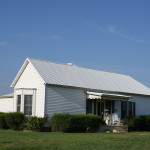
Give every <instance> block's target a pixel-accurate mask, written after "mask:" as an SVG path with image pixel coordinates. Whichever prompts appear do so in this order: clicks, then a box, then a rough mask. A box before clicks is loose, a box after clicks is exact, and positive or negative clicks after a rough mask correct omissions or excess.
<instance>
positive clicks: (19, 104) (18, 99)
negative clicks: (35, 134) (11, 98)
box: [17, 95, 21, 112]
mask: <svg viewBox="0 0 150 150" xmlns="http://www.w3.org/2000/svg"><path fill="white" fill-rule="evenodd" d="M20 108H21V95H17V112H20Z"/></svg>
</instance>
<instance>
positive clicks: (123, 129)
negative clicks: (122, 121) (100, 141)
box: [99, 125, 128, 133]
mask: <svg viewBox="0 0 150 150" xmlns="http://www.w3.org/2000/svg"><path fill="white" fill-rule="evenodd" d="M106 131H110V132H114V133H127V132H128V126H126V125H102V126H101V127H100V130H99V132H106Z"/></svg>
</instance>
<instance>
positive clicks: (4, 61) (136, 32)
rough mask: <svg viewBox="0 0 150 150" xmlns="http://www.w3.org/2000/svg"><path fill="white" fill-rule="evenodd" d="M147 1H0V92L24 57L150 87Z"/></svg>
mask: <svg viewBox="0 0 150 150" xmlns="http://www.w3.org/2000/svg"><path fill="white" fill-rule="evenodd" d="M149 8H150V1H149V0H144V1H141V0H132V1H131V0H126V1H120V0H106V1H102V0H94V1H93V0H64V1H62V0H44V1H42V0H31V1H29V0H21V1H20V0H13V1H12V0H0V56H1V57H0V95H2V94H7V93H10V92H12V91H13V89H12V88H10V84H11V83H12V81H13V79H14V77H15V76H16V74H17V72H18V71H19V69H20V67H21V66H22V64H23V63H24V61H25V59H26V58H27V57H30V58H37V59H42V60H50V61H53V62H60V63H68V62H72V63H74V64H75V65H77V66H82V67H88V68H93V69H98V70H105V71H109V72H116V73H122V74H127V75H130V76H132V77H133V78H135V79H136V80H138V81H140V82H142V83H143V84H144V85H146V86H148V87H150V9H149Z"/></svg>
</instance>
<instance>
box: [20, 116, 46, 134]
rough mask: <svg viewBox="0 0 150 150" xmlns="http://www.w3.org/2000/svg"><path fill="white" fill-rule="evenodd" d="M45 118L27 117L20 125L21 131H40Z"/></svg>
mask: <svg viewBox="0 0 150 150" xmlns="http://www.w3.org/2000/svg"><path fill="white" fill-rule="evenodd" d="M46 120H47V117H44V118H38V117H35V116H34V117H32V116H30V117H27V118H26V119H25V121H24V123H23V124H22V129H24V130H29V131H41V129H42V127H43V125H44V124H45V122H46Z"/></svg>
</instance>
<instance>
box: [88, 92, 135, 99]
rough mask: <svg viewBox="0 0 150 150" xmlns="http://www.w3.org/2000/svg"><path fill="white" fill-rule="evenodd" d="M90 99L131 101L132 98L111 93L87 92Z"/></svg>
mask: <svg viewBox="0 0 150 150" xmlns="http://www.w3.org/2000/svg"><path fill="white" fill-rule="evenodd" d="M86 93H87V98H88V99H104V100H105V99H106V100H129V98H132V97H131V96H126V95H120V94H109V93H97V92H89V91H88V92H86Z"/></svg>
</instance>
